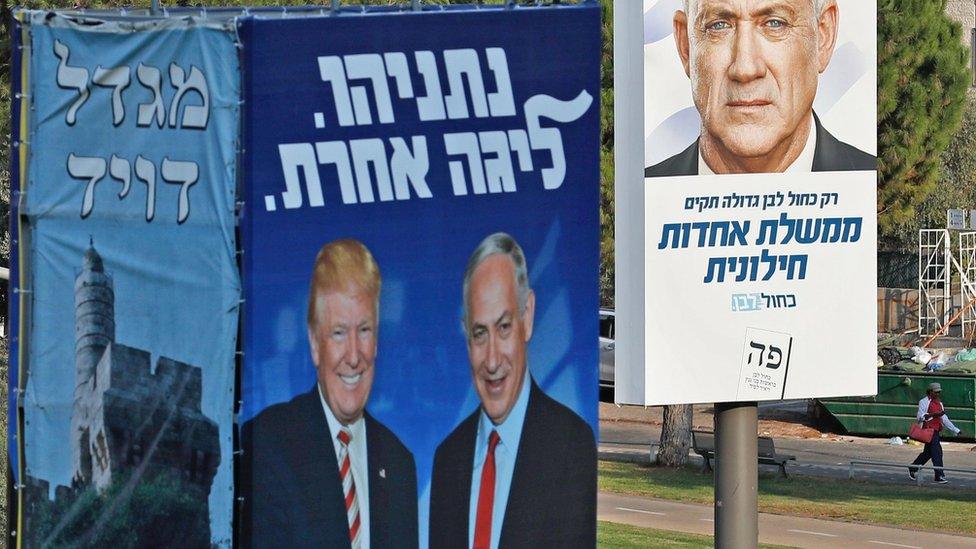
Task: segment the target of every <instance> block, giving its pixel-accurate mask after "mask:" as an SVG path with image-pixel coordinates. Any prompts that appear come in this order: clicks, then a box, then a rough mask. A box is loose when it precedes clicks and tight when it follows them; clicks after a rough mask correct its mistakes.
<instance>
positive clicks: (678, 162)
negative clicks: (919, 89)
mask: <svg viewBox="0 0 976 549" xmlns="http://www.w3.org/2000/svg"><path fill="white" fill-rule="evenodd" d="M813 121H814V123H815V124H816V125H817V148H816V149H815V150H814V152H813V171H815V172H849V171H864V170H876V169H878V161H877V159H876V158H875V157H873V156H871V155H870V154H868V153H866V152H864V151H862V150H859V149H856V148H854V147H852V146H850V145H848V144H847V143H844V142H842V141H840V140H838V139H837V138H836V137H834V136H833V135H831V134H830V132H828V131H827V130H826V129H825V128H824V127H823V124H821V123H820V118H818V117H817V115H816V113H814V115H813ZM699 141H700V138H699V139H696V140H695V142H694V143H692V144H691V146H689V147H688V148H687V149H685V150H683V151H681V152H680V153H678V154H676V155H674V156H672V157H671V158H668V159H667V160H665V161H664V162H661V163H660V164H655V165H653V166H651V167H649V168H647V169H645V170H644V177H666V176H675V175H698V142H699Z"/></svg>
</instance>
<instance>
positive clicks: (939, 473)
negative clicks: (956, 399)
mask: <svg viewBox="0 0 976 549" xmlns="http://www.w3.org/2000/svg"><path fill="white" fill-rule="evenodd" d="M925 394H926V397H925V398H923V399H922V400H920V401H918V413H917V414H916V419H918V421H920V422H921V423H922V427H924V428H926V429H933V430H934V431H935V433H933V435H932V442H928V443H926V444H925V449H924V450H922V453H921V454H919V455H918V457H917V458H915V461H914V462H912V465H925V463H926V462H927V461H928V460H930V459H931V460H932V465H935V467H936V469H935V482H937V483H939V484H947V483H948V482H949V481H948V480H946V477H945V472H944V471H943V470H942V444H940V442H939V434H940V433H941V431H942V428H943V427H945V428H946V429H949V430H950V431H952V432H953V433H955V434H956V435H958V434H959V429H957V428H956V426H955V425H953V424H952V422H951V421H949V416H947V415H946V412H945V407H944V406H943V405H942V385H940V384H938V383H929V386H928V389H926V390H925ZM916 474H918V467H909V468H908V476H909V477H911V478H912V480H915V475H916Z"/></svg>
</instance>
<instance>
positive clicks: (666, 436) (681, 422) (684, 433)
mask: <svg viewBox="0 0 976 549" xmlns="http://www.w3.org/2000/svg"><path fill="white" fill-rule="evenodd" d="M693 411H694V409H693V408H692V406H691V404H677V405H673V406H665V407H664V427H663V429H661V446H660V448H659V449H658V452H657V464H658V465H663V466H665V467H681V466H683V465H684V464H685V463H687V462H688V449H689V448H691V421H692V414H693Z"/></svg>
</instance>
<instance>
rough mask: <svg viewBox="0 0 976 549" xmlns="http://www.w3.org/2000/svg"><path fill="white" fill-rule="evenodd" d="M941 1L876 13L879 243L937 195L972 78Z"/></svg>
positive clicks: (919, 0)
mask: <svg viewBox="0 0 976 549" xmlns="http://www.w3.org/2000/svg"><path fill="white" fill-rule="evenodd" d="M945 7H946V0H937V1H933V0H881V2H880V3H879V6H878V152H879V156H878V178H879V182H878V224H879V232H880V235H881V238H882V239H883V240H882V241H883V242H886V241H890V240H891V236H892V233H893V232H894V231H895V229H896V228H897V226H898V225H900V224H904V223H906V222H908V221H909V220H910V219H911V218H912V217H913V216H914V215H915V213H916V210H917V207H918V206H919V205H920V204H921V203H922V201H923V200H924V199H925V197H926V196H928V194H929V193H931V192H932V190H933V189H934V188H935V185H936V181H937V180H938V177H939V155H940V153H941V152H942V150H943V149H945V148H946V146H947V145H948V144H949V141H950V140H951V139H952V136H953V135H954V134H955V133H956V130H957V129H958V128H959V124H960V122H961V121H962V115H963V111H964V109H965V96H966V91H967V89H968V88H969V86H970V84H971V82H972V77H971V75H970V72H969V69H968V63H969V61H968V52H967V51H966V48H965V47H963V45H962V43H961V38H960V37H961V34H960V33H961V30H960V27H959V25H958V24H957V23H954V22H953V21H952V20H950V19H949V18H948V17H947V16H946V15H945Z"/></svg>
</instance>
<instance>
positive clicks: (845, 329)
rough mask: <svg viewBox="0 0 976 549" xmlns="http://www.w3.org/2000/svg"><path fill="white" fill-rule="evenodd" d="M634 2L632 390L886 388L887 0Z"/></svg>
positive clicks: (624, 386)
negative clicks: (880, 255) (880, 147)
mask: <svg viewBox="0 0 976 549" xmlns="http://www.w3.org/2000/svg"><path fill="white" fill-rule="evenodd" d="M639 4H642V6H641V5H639ZM616 7H618V8H620V12H619V13H616V14H615V17H616V24H615V32H616V37H617V38H618V39H619V42H618V44H617V46H616V48H617V50H616V52H615V59H620V60H622V63H621V64H619V65H615V70H616V83H615V89H616V90H617V92H618V95H617V102H616V106H617V109H618V112H617V118H616V120H617V122H618V124H617V127H616V131H617V135H616V138H615V143H616V146H617V149H616V153H617V155H616V169H617V174H616V175H617V177H616V193H617V195H616V204H617V217H616V223H617V231H616V236H617V238H618V241H617V248H616V251H617V262H618V263H617V266H616V275H617V285H616V291H617V303H618V304H620V306H619V307H618V311H617V315H616V316H617V319H618V324H617V339H618V341H619V344H618V346H617V362H616V363H617V365H618V369H617V372H616V376H617V377H616V380H617V387H618V391H617V393H616V398H617V401H618V402H620V403H628V404H645V405H654V404H678V403H699V402H702V403H704V402H739V401H763V400H780V399H795V398H812V397H832V396H853V395H870V394H874V393H875V392H876V388H877V379H876V371H875V370H876V369H875V353H876V333H875V332H876V326H877V323H876V317H877V308H876V304H875V298H876V272H877V259H876V251H877V215H876V211H877V206H876V195H877V161H876V158H875V155H876V151H877V137H876V136H877V131H876V112H877V109H876V94H877V92H876V88H877V86H876V83H877V64H876V47H877V46H876V41H875V35H876V2H874V1H861V0H826V1H819V0H818V1H814V0H757V1H755V2H739V3H733V4H730V3H728V2H724V1H722V0H687V1H682V0H644V1H643V2H641V3H636V2H634V3H626V4H624V3H621V2H618V3H617V4H616ZM620 90H625V91H623V92H622V93H621V91H620ZM624 117H625V118H626V119H622V118H624ZM625 296H631V299H629V300H627V299H626V297H625ZM621 365H623V367H622V368H621V367H620V366H621ZM641 365H642V366H641ZM621 382H623V383H621Z"/></svg>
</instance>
